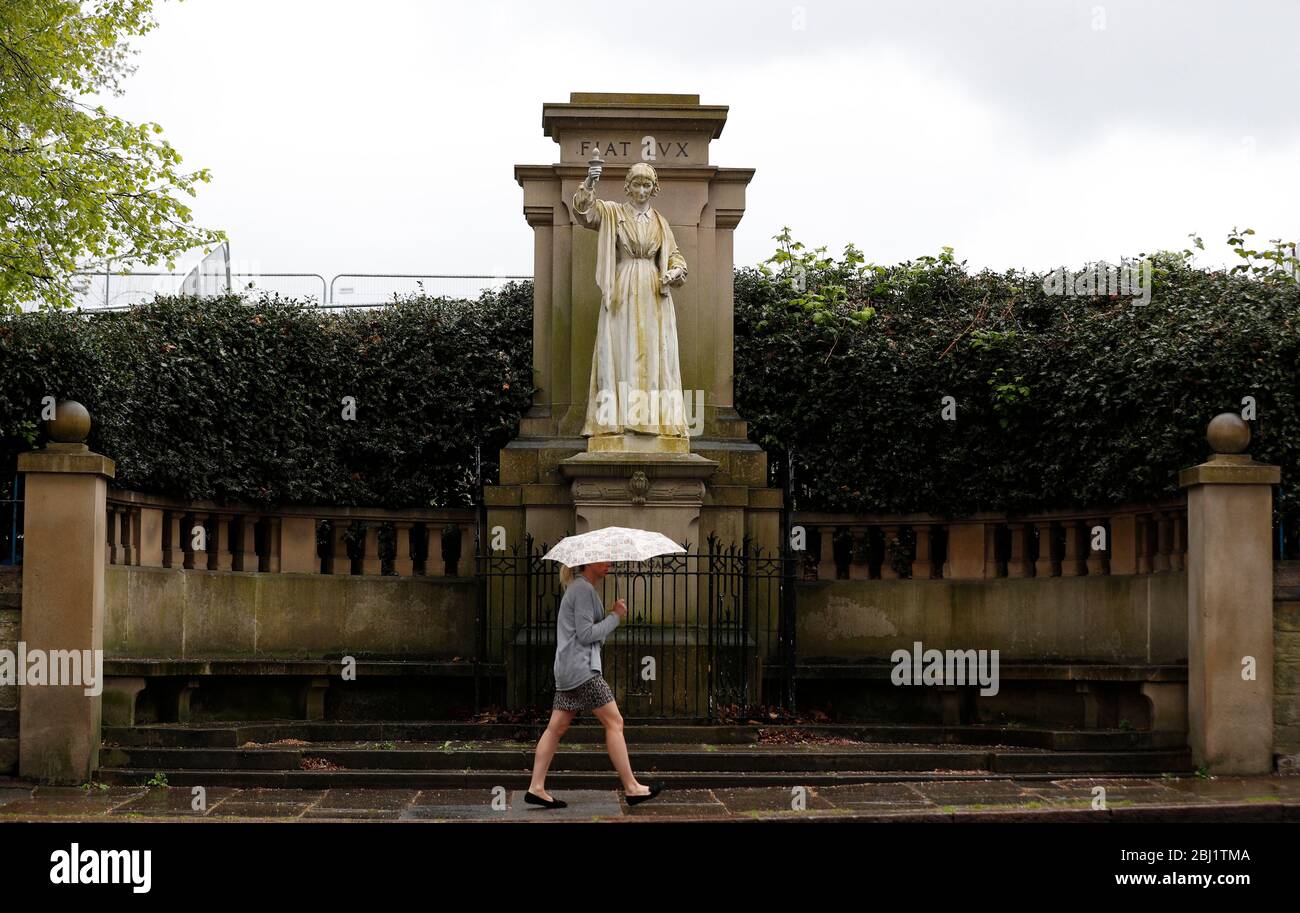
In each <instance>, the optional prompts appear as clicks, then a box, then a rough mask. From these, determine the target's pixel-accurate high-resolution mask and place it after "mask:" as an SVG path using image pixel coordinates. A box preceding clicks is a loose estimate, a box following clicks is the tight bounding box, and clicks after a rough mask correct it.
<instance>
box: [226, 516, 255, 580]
mask: <svg viewBox="0 0 1300 913" xmlns="http://www.w3.org/2000/svg"><path fill="white" fill-rule="evenodd" d="M257 519H258V518H257V515H256V514H240V515H239V516H237V517H235V518H234V520H233V523H234V527H235V541H234V543H233V545H234V550H233V561H232V567H233V569H234V570H236V571H248V572H250V573H252V572H253V571H256V570H258V566H257Z"/></svg>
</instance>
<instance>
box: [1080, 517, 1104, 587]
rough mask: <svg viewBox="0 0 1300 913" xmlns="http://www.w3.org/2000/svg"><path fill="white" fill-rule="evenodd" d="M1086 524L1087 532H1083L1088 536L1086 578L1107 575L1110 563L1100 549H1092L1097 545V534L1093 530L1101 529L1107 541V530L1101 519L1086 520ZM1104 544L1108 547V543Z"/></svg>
mask: <svg viewBox="0 0 1300 913" xmlns="http://www.w3.org/2000/svg"><path fill="white" fill-rule="evenodd" d="M1087 522H1088V528H1087V530H1085V532H1086V533H1087V535H1088V576H1090V577H1095V576H1099V575H1104V574H1109V573H1110V562H1109V561H1108V560H1107V556H1106V551H1105V550H1101V549H1095V548H1093V546H1094V545H1097V544H1098V543H1097V534H1096V532H1095V530H1097V529H1098V527H1100V528H1101V530H1102V532H1103V533H1104V534H1105V536H1106V539H1107V540H1109V538H1110V533H1109V531H1108V530H1106V528H1105V523H1104V522H1103V521H1102V518H1101V517H1094V518H1092V519H1090V520H1088V521H1087ZM1105 544H1106V545H1107V546H1109V545H1110V542H1109V541H1107V542H1106V543H1105Z"/></svg>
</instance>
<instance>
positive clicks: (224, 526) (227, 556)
mask: <svg viewBox="0 0 1300 913" xmlns="http://www.w3.org/2000/svg"><path fill="white" fill-rule="evenodd" d="M233 521H234V517H233V516H232V515H231V514H227V513H219V514H217V521H216V523H214V524H213V527H212V536H211V538H210V539H209V541H208V545H209V546H211V553H210V554H209V556H208V570H210V571H229V570H234V566H235V553H234V552H233V551H231V542H230V527H231V524H232V522H233Z"/></svg>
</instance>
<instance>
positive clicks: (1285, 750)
mask: <svg viewBox="0 0 1300 913" xmlns="http://www.w3.org/2000/svg"><path fill="white" fill-rule="evenodd" d="M1273 597H1274V601H1273V651H1274V653H1273V660H1274V661H1273V753H1274V755H1275V756H1276V758H1277V766H1278V769H1279V770H1282V771H1286V772H1290V773H1300V561H1279V562H1277V564H1276V566H1275V568H1274V571H1273Z"/></svg>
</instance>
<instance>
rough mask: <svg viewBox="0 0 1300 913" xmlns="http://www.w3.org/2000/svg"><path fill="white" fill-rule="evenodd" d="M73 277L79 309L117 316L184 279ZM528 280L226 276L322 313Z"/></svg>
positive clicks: (467, 294)
mask: <svg viewBox="0 0 1300 913" xmlns="http://www.w3.org/2000/svg"><path fill="white" fill-rule="evenodd" d="M77 275H78V276H80V277H81V278H82V279H83V283H82V286H81V288H80V289H79V290H78V295H77V303H78V306H80V307H81V308H82V309H84V310H88V311H120V310H125V309H127V308H129V307H131V306H133V305H137V304H142V303H144V302H147V301H151V300H153V298H154V297H155V296H157V295H177V294H180V293H181V289H182V286H183V284H184V282H185V279H186V277H187V276H188V275H189V274H188V273H173V272H130V273H102V272H99V273H89V272H86V273H78V274H77ZM532 278H533V277H532V276H531V275H504V276H488V275H470V274H439V273H340V274H338V275H336V276H334V277H332V278H331V279H329V280H328V281H327V280H326V279H325V277H324V276H322V275H321V274H319V273H231V274H230V288H229V291H237V292H240V291H250V292H269V293H272V294H277V295H279V296H281V297H284V298H300V299H310V300H313V301H315V302H316V303H317V304H318V305H319V306H321V307H327V308H346V307H378V306H381V305H384V304H389V303H391V302H392V301H393V299H394V297H395V296H406V295H413V294H426V295H429V296H431V297H435V298H436V297H447V298H456V299H461V298H464V299H474V298H477V297H478V296H479V295H480V294H482V293H483V292H484V291H487V290H488V289H493V288H498V287H500V286H502V285H504V284H506V283H507V282H513V281H519V280H524V279H532ZM223 291H225V290H223Z"/></svg>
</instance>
